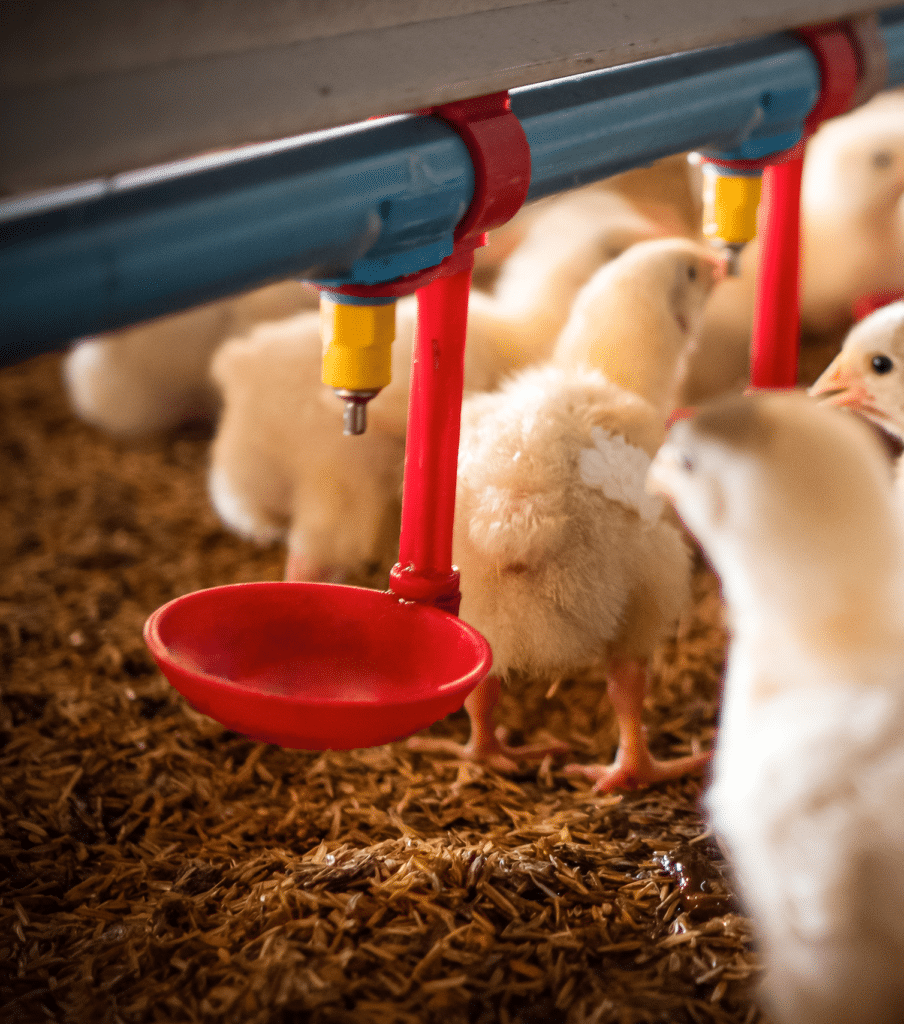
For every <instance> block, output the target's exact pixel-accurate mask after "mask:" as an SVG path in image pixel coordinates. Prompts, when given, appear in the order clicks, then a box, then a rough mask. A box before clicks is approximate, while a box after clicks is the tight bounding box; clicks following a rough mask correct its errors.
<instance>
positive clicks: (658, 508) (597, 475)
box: [578, 427, 662, 523]
mask: <svg viewBox="0 0 904 1024" xmlns="http://www.w3.org/2000/svg"><path fill="white" fill-rule="evenodd" d="M590 437H591V439H592V441H593V445H594V446H593V448H583V449H581V452H580V454H579V456H578V468H579V470H580V474H581V480H582V481H583V483H584V484H586V485H587V486H588V487H592V488H594V489H596V490H601V491H602V492H603V494H605V495H606V497H607V498H609V499H610V501H617V502H618V503H619V504H620V505H624V507H625V508H628V509H631V510H632V511H634V512H637V514H638V515H639V516H640V518H641V519H643V520H644V522H646V523H653V522H656V520H657V519H659V517H660V515H661V514H662V502H661V501H660V500H659V498H657V497H655V496H654V495H652V494H647V492H646V491H645V490H644V482H645V480H646V477H647V470H648V469H649V468H650V457H649V455H647V453H646V452H645V451H642V450H641V449H640V448H636V447H635V446H634V445H633V444H629V443H628V442H627V441H626V440H625V439H624V438H623V437H621V436H620V435H618V434H613V433H610V432H609V431H608V430H603V428H602V427H593V428H592V429H591V431H590Z"/></svg>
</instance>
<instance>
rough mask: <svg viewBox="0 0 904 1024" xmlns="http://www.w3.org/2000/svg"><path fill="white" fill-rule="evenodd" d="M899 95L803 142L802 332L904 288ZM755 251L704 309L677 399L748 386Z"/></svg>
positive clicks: (903, 118) (845, 320) (903, 135)
mask: <svg viewBox="0 0 904 1024" xmlns="http://www.w3.org/2000/svg"><path fill="white" fill-rule="evenodd" d="M902 196H904V98H898V99H891V100H889V99H887V98H885V99H883V100H882V101H881V102H880V98H879V97H877V98H876V100H873V101H872V102H871V103H869V104H867V105H866V106H864V107H861V108H859V109H858V110H855V111H853V112H852V113H850V114H845V115H844V116H842V117H837V118H834V119H833V120H831V121H828V122H826V123H825V124H824V125H823V126H822V127H821V128H820V129H819V130H818V131H817V132H816V133H815V135H814V136H813V137H812V138H811V139H810V141H809V142H808V144H807V151H806V157H805V159H804V172H803V181H802V184H801V293H800V313H801V326H802V329H803V331H804V333H805V334H809V335H825V334H827V333H830V332H835V331H842V330H845V329H847V327H848V326H849V325H850V324H851V322H852V318H853V309H854V305H855V303H857V302H858V300H860V299H862V298H863V297H864V296H867V295H871V294H874V293H879V292H894V291H896V290H897V291H900V290H902V289H904V200H902ZM758 255H759V248H758V242H757V240H756V239H754V241H752V242H751V243H750V244H749V245H747V246H746V247H745V249H744V252H743V253H742V257H741V273H740V276H739V277H730V278H726V279H725V280H724V281H723V282H722V283H721V284H720V285H719V287H718V288H717V289H716V290H715V291H714V292H713V295H712V298H711V300H710V302H709V304H708V306H707V309H706V314H705V318H704V324H703V330H702V331H701V336H700V343H699V345H698V346H697V350H696V352H695V353H694V354H693V355H692V356H691V359H690V362H689V366H688V372H687V376H686V379H685V381H684V382H683V385H682V393H681V399H680V403H681V404H682V405H695V404H698V403H699V402H701V401H705V400H706V399H708V398H713V397H715V396H717V395H720V394H724V393H727V392H730V391H741V390H743V388H744V387H745V385H746V383H747V381H748V380H749V369H750V340H751V332H752V329H753V312H754V300H755V289H756V269H757V259H758Z"/></svg>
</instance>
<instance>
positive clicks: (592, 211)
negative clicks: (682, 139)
mask: <svg viewBox="0 0 904 1024" xmlns="http://www.w3.org/2000/svg"><path fill="white" fill-rule="evenodd" d="M661 235H662V231H661V229H660V228H659V227H657V225H656V224H655V223H654V222H653V221H652V220H650V219H649V218H647V217H645V216H643V215H641V214H640V213H638V212H637V210H636V209H635V208H634V206H633V205H632V204H631V203H629V202H628V201H627V200H626V199H623V198H622V197H621V196H619V195H618V194H617V193H615V192H610V191H608V190H606V189H602V188H599V187H596V188H583V189H575V190H574V191H572V192H566V193H563V194H562V195H560V196H558V197H556V201H555V203H552V204H549V205H546V206H544V207H543V208H542V209H541V210H540V211H539V212H538V213H537V214H536V215H535V217H534V218H533V220H532V222H531V224H530V226H529V228H528V229H527V231H526V233H525V236H524V238H523V240H522V241H521V242H520V244H519V245H518V246H517V247H516V248H515V250H514V252H513V253H512V254H511V256H510V257H509V258H508V259H507V260H506V261H505V263H504V264H503V265H502V269H501V270H500V273H499V276H498V278H497V279H496V283H495V286H494V288H493V291H492V293H491V294H489V295H488V294H486V293H483V292H479V291H474V292H472V294H471V297H470V302H469V306H468V345H470V346H471V347H472V348H477V349H479V350H480V353H481V360H482V363H483V365H484V366H485V368H486V369H487V371H488V373H489V377H488V380H487V382H486V384H485V385H484V386H483V387H482V386H481V383H480V381H479V380H477V379H476V378H475V376H474V374H471V375H470V381H469V383H470V386H471V387H473V388H474V389H475V390H487V389H488V388H489V387H492V386H493V385H494V382H495V381H496V380H498V379H499V377H500V376H501V375H502V373H504V372H508V371H510V370H512V369H514V368H517V367H520V366H525V365H528V364H530V363H533V362H536V361H538V360H540V359H545V358H547V357H548V356H549V355H550V353H551V352H552V349H553V346H554V345H555V343H556V338H557V337H558V335H559V332H560V331H561V330H562V327H563V326H564V324H565V321H566V320H567V319H568V316H569V312H570V310H571V305H572V303H573V302H574V299H575V296H576V295H577V293H578V292H579V291H580V289H581V288H582V287H583V285H585V284H586V283H587V281H588V280H589V279H590V277H591V276H592V275H593V274H594V272H595V271H596V270H597V269H598V268H599V267H601V266H603V265H604V264H606V263H608V262H609V261H611V260H613V259H615V258H616V257H617V256H620V255H621V254H622V253H623V252H625V250H627V249H628V248H630V247H631V246H632V245H635V244H636V243H638V242H643V241H646V240H649V239H653V238H657V237H660V236H661ZM493 353H495V355H492V354H493Z"/></svg>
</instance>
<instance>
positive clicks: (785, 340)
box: [750, 157, 831, 388]
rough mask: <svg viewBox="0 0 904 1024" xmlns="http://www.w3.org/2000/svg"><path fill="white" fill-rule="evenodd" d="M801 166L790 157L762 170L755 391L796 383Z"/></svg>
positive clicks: (752, 374)
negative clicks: (783, 161)
mask: <svg viewBox="0 0 904 1024" xmlns="http://www.w3.org/2000/svg"><path fill="white" fill-rule="evenodd" d="M803 164H804V162H803V158H802V157H800V158H793V159H790V160H787V161H786V162H785V163H780V164H772V165H771V166H769V167H767V168H765V170H764V171H763V196H762V200H761V204H760V252H759V264H758V269H757V282H756V303H755V306H754V316H753V336H752V340H751V353H750V383H751V384H752V385H753V387H755V388H790V387H794V385H795V384H796V383H797V351H798V343H799V334H800V184H801V175H802V173H803ZM827 258H831V256H830V254H827Z"/></svg>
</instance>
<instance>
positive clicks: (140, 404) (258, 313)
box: [63, 281, 317, 437]
mask: <svg viewBox="0 0 904 1024" xmlns="http://www.w3.org/2000/svg"><path fill="white" fill-rule="evenodd" d="M316 304H317V294H316V292H315V291H313V290H312V289H310V287H309V286H306V285H304V284H302V283H301V282H300V281H283V282H280V283H279V284H274V285H268V286H267V287H265V288H259V289H256V290H255V291H252V292H247V293H245V294H243V295H238V296H234V297H232V298H229V299H223V300H220V301H218V302H209V303H205V304H204V305H202V306H196V307H195V308H193V309H189V310H186V311H185V312H182V313H173V314H171V315H169V316H163V317H159V318H157V319H155V320H150V321H148V322H146V323H141V324H137V325H136V326H134V327H126V328H124V329H123V330H119V331H112V332H111V333H109V334H104V335H100V336H99V337H96V338H84V339H82V340H81V341H79V342H78V343H77V344H76V345H75V347H74V348H73V349H71V351H70V352H69V353H68V354H67V355H66V357H65V359H64V361H63V380H64V384H65V387H66V391H67V394H68V396H69V401H70V403H71V405H72V407H73V409H74V410H75V412H76V413H77V414H78V415H79V416H80V417H81V418H82V419H84V420H86V421H87V422H88V423H91V424H93V425H94V426H97V427H100V428H101V429H102V430H106V431H108V432H109V433H111V434H118V435H121V436H124V437H136V436H141V435H144V434H150V433H154V432H156V431H160V430H166V429H169V428H171V427H176V426H179V425H180V424H183V423H187V422H191V421H209V420H212V419H213V418H214V417H215V415H216V412H217V408H218V398H217V393H216V389H215V388H214V386H213V383H212V382H211V380H210V378H209V376H208V368H209V364H210V358H211V356H212V354H213V352H214V351H215V350H216V348H217V347H218V346H219V345H220V344H222V342H223V341H224V340H225V339H226V338H229V337H233V336H235V335H236V334H241V333H244V332H245V331H247V330H248V329H249V328H250V327H252V326H253V325H254V324H255V323H259V322H262V321H266V320H279V319H283V318H284V317H287V316H290V315H291V314H293V313H296V312H298V311H299V310H301V309H304V308H305V307H311V306H316Z"/></svg>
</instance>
